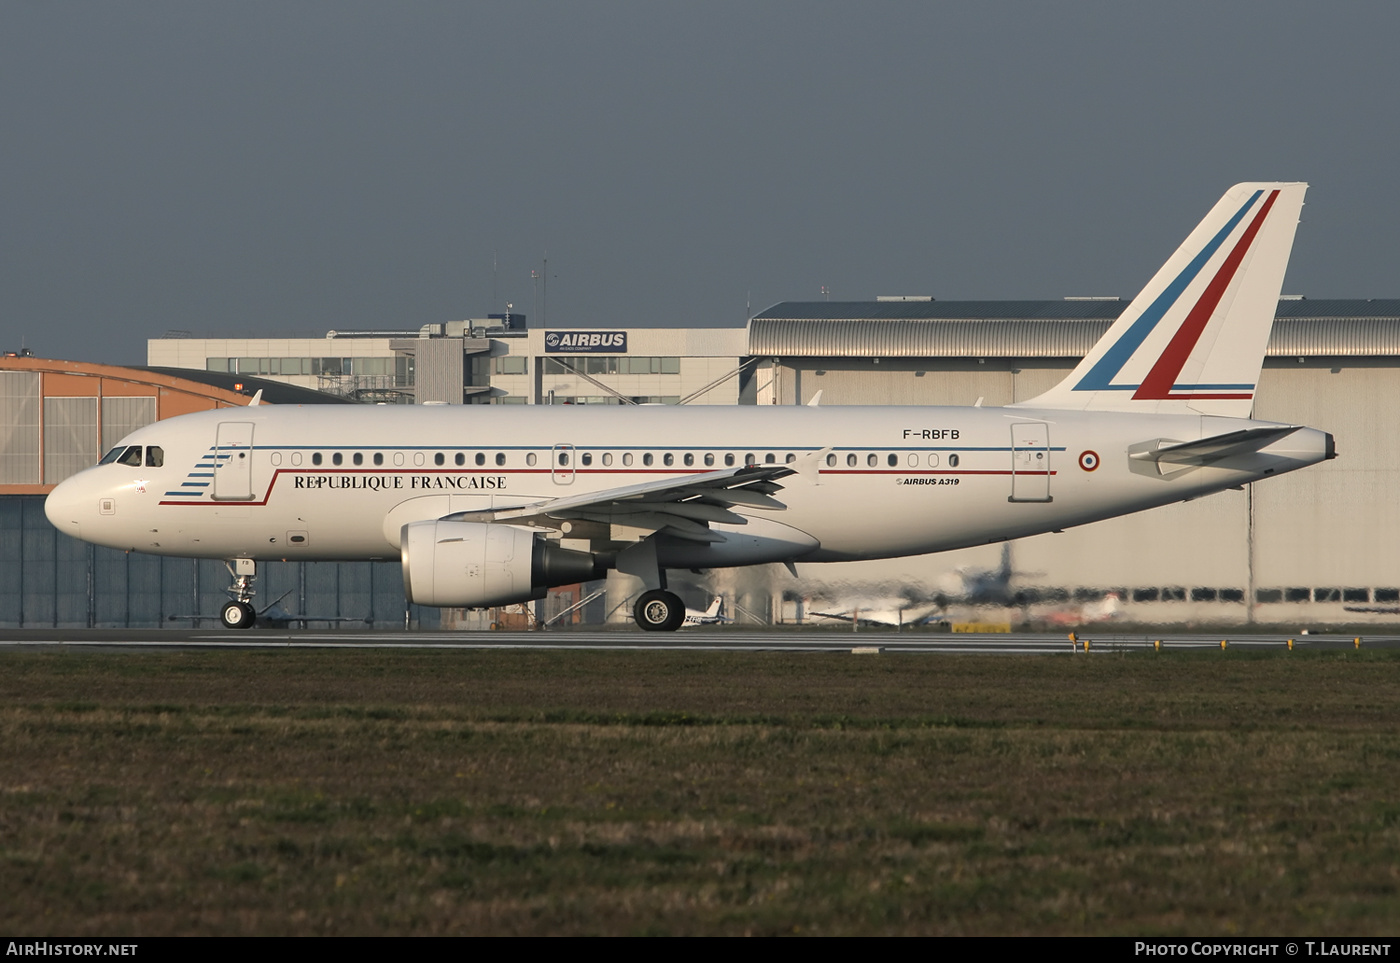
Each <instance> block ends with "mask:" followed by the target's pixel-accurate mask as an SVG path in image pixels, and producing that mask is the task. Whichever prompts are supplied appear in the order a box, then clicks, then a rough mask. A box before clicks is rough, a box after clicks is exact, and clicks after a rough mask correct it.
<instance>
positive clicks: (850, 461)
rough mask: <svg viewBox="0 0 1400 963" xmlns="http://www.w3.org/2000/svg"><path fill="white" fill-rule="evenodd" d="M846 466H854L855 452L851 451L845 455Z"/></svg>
mask: <svg viewBox="0 0 1400 963" xmlns="http://www.w3.org/2000/svg"><path fill="white" fill-rule="evenodd" d="M846 467H847V468H854V467H856V454H855V452H851V453H850V454H849V455H847V456H846Z"/></svg>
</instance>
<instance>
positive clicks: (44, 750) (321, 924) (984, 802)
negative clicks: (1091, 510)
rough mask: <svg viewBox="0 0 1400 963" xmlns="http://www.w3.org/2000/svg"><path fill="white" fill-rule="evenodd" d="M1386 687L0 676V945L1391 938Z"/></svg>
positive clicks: (1192, 656) (800, 660) (737, 668)
mask: <svg viewBox="0 0 1400 963" xmlns="http://www.w3.org/2000/svg"><path fill="white" fill-rule="evenodd" d="M1397 696H1400V655H1392V654H1386V653H1379V652H1376V653H1368V652H1366V651H1364V650H1363V651H1361V652H1338V653H1306V652H1294V653H1287V652H1284V651H1282V650H1280V651H1279V652H1276V653H1275V652H1269V653H1257V652H1256V653H1246V652H1236V651H1233V650H1231V651H1229V652H1221V651H1218V650H1207V651H1195V652H1167V653H1162V654H1152V653H1140V654H1135V655H1126V656H1123V655H1110V654H1102V655H1092V656H1087V657H1086V656H1076V657H1070V656H1054V657H1045V656H1041V657H1024V658H1018V657H998V658H982V657H972V656H958V657H948V656H940V657H917V656H891V655H884V656H851V655H829V656H824V655H793V656H788V655H744V654H713V655H709V654H693V653H691V654H679V653H678V654H665V653H576V652H549V653H538V654H535V653H521V652H508V653H500V652H460V651H457V652H449V653H444V652H423V651H418V652H401V653H398V652H384V651H375V652H358V651H345V650H339V651H330V652H319V651H287V652H276V651H272V652H269V651H238V650H231V651H201V652H192V653H187V654H155V655H148V654H118V653H71V652H65V653H52V654H49V653H44V654H21V655H6V656H5V657H4V660H3V671H0V751H3V756H0V894H3V897H4V898H3V899H0V930H3V931H4V932H7V933H11V934H24V935H67V936H75V935H87V934H102V935H126V934H130V935H145V936H154V935H162V934H407V933H421V934H439V933H463V934H468V933H470V934H478V933H479V934H487V933H519V934H537V933H556V934H565V933H597V934H646V933H675V934H680V933H710V934H746V933H747V934H783V933H798V934H861V933H890V934H894V933H927V934H938V933H946V934H1012V933H1028V934H1030V933H1035V934H1085V933H1101V934H1144V935H1148V934H1192V935H1213V934H1261V935H1290V936H1304V935H1329V934H1347V935H1390V934H1395V933H1397V932H1400V707H1397V701H1400V700H1397Z"/></svg>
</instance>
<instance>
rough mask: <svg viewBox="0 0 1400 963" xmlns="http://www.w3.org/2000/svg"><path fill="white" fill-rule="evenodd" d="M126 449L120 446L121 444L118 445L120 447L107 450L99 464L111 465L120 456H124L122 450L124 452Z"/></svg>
mask: <svg viewBox="0 0 1400 963" xmlns="http://www.w3.org/2000/svg"><path fill="white" fill-rule="evenodd" d="M124 451H126V449H125V448H122V447H120V446H118V447H116V448H113V449H112V450H111V451H109V452H107V454H105V455H103V456H102V460H101V461H99V462H98V464H99V465H110V464H111V463H112V462H114V461H116V460H117V459H118V458H120V457H121V456H122V452H124Z"/></svg>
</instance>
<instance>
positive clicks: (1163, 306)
mask: <svg viewBox="0 0 1400 963" xmlns="http://www.w3.org/2000/svg"><path fill="white" fill-rule="evenodd" d="M1263 193H1264V192H1263V191H1255V192H1254V193H1253V194H1251V195H1250V197H1249V200H1247V201H1245V202H1244V204H1243V206H1241V207H1240V209H1239V210H1238V211H1236V212H1235V214H1234V216H1233V217H1231V218H1230V220H1229V221H1227V222H1226V223H1225V226H1224V227H1222V228H1221V229H1220V231H1219V232H1218V233H1217V234H1216V235H1215V236H1214V237H1213V238H1211V239H1210V241H1209V242H1208V243H1207V244H1206V246H1205V247H1203V248H1201V251H1200V253H1199V254H1197V255H1196V256H1195V257H1194V258H1192V259H1191V263H1190V264H1188V265H1186V267H1185V268H1183V269H1182V272H1181V273H1180V274H1178V275H1177V276H1176V277H1175V278H1174V279H1173V280H1172V282H1171V284H1168V285H1167V287H1166V289H1165V290H1163V291H1162V293H1161V294H1159V295H1157V298H1156V300H1154V301H1153V302H1152V303H1151V304H1150V305H1148V307H1147V310H1146V311H1143V312H1142V315H1141V316H1140V317H1139V318H1138V319H1137V320H1136V321H1134V322H1133V323H1132V325H1131V326H1130V327H1129V328H1128V330H1127V331H1125V332H1124V333H1123V336H1122V337H1121V338H1119V339H1118V341H1117V342H1116V343H1114V344H1113V346H1112V347H1110V348H1109V349H1108V350H1107V351H1106V352H1104V355H1103V357H1102V358H1100V359H1099V360H1098V362H1097V363H1096V364H1095V365H1094V366H1093V367H1092V368H1090V369H1089V373H1088V374H1086V375H1085V376H1084V377H1083V378H1081V379H1080V381H1079V384H1077V385H1075V386H1074V390H1075V391H1135V390H1137V388H1138V386H1137V385H1115V384H1110V382H1111V381H1112V380H1113V379H1114V377H1116V376H1117V374H1118V372H1119V371H1121V370H1123V366H1124V365H1125V364H1127V363H1128V359H1129V358H1131V357H1132V356H1133V354H1134V353H1135V352H1136V351H1137V349H1138V348H1140V347H1142V343H1143V342H1144V341H1146V340H1147V336H1148V335H1149V334H1151V333H1152V331H1153V329H1154V328H1156V327H1157V324H1158V322H1160V321H1161V320H1162V317H1163V316H1164V315H1165V314H1166V313H1167V311H1168V310H1169V309H1170V308H1171V306H1172V305H1173V304H1175V303H1176V301H1177V299H1178V298H1180V297H1181V295H1182V292H1183V291H1185V290H1186V286H1187V285H1189V284H1190V283H1191V282H1192V281H1194V280H1195V279H1196V275H1198V274H1200V273H1201V270H1202V269H1203V268H1204V267H1205V266H1206V264H1207V263H1208V262H1209V261H1210V259H1211V258H1212V257H1213V256H1214V255H1215V252H1216V251H1218V250H1219V249H1220V246H1221V245H1222V244H1224V243H1225V241H1226V239H1227V238H1229V236H1230V234H1231V233H1232V232H1233V231H1234V230H1235V228H1236V227H1238V226H1239V223H1240V221H1242V220H1244V216H1245V215H1246V214H1247V213H1249V209H1250V208H1251V207H1253V206H1254V202H1255V201H1257V200H1259V197H1260V196H1261V195H1262V194H1263ZM1250 387H1251V388H1252V387H1253V385H1250Z"/></svg>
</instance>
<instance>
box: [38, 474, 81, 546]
mask: <svg viewBox="0 0 1400 963" xmlns="http://www.w3.org/2000/svg"><path fill="white" fill-rule="evenodd" d="M85 487H86V486H85V485H83V484H82V482H81V480H80V479H79V476H77V475H75V476H73V477H72V478H69V479H67V480H66V481H61V482H59V483H58V487H57V488H55V489H54V490H53V491H51V492H49V497H48V498H46V499H44V514H45V515H47V516H48V517H49V524H51V525H53V527H54V528H56V529H58V530H59V531H60V532H62V533H63V534H65V535H72V536H73V537H74V538H82V537H83V535H82V525H81V521H80V520H81V517H82V515H81V510H82V509H84V508H86V507H87V505H86V502H87V501H88V499H86V498H84V497H83V492H82V490H83V489H84V488H85Z"/></svg>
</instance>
